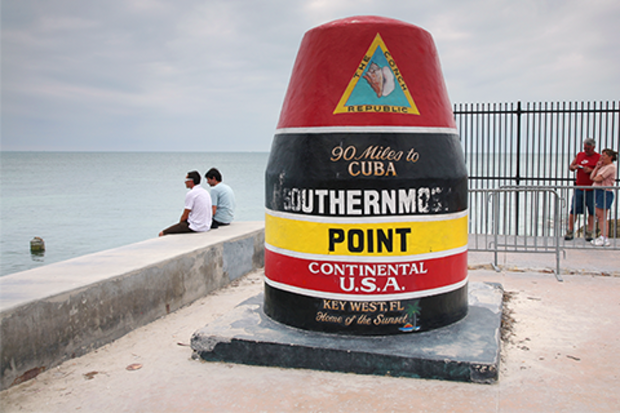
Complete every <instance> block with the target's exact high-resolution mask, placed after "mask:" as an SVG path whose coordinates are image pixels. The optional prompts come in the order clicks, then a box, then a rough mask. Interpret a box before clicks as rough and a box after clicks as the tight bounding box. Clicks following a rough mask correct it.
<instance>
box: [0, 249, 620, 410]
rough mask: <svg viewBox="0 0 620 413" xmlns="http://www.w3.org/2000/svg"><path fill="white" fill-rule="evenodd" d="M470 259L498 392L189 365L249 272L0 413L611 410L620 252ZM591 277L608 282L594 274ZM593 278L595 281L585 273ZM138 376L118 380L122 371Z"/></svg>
mask: <svg viewBox="0 0 620 413" xmlns="http://www.w3.org/2000/svg"><path fill="white" fill-rule="evenodd" d="M567 254H568V255H567V258H566V259H565V260H562V268H563V270H564V271H563V272H565V273H563V278H564V282H558V281H556V279H555V277H554V276H553V274H551V273H549V270H550V269H552V268H554V266H555V262H554V257H553V256H552V255H536V254H527V255H525V254H515V255H514V256H513V255H509V254H507V255H505V256H503V257H500V266H501V267H502V271H501V272H495V271H494V270H492V269H490V266H489V265H488V264H489V263H490V261H491V260H492V256H491V258H489V256H488V255H485V254H480V253H471V254H470V260H469V261H470V279H471V281H493V282H499V283H501V284H502V285H503V286H504V289H505V290H506V292H507V294H506V297H507V300H508V301H507V303H506V304H507V308H508V315H509V316H508V317H507V321H508V323H507V328H506V329H505V330H504V331H505V332H506V333H507V335H508V338H507V340H506V341H504V347H503V349H502V364H501V372H500V379H499V382H498V383H496V384H493V385H481V384H469V383H455V382H447V381H438V380H419V379H407V378H392V377H382V376H365V375H355V374H341V373H327V372H320V371H311V370H298V369H281V368H269V367H255V366H245V365H235V364H227V363H207V362H202V361H198V360H193V359H192V357H191V353H192V352H191V349H190V347H189V346H188V344H189V339H190V337H191V334H192V333H193V332H194V331H195V330H197V329H198V328H200V327H202V326H204V325H205V324H207V323H209V322H210V321H212V320H214V319H216V318H217V317H219V316H220V315H222V314H224V313H225V312H227V311H229V310H230V309H231V308H233V307H234V306H235V305H237V304H238V303H240V302H241V301H243V300H245V299H246V298H249V297H251V296H253V295H255V294H257V293H258V292H259V291H260V290H261V289H262V278H261V277H262V273H260V272H258V273H253V274H250V275H249V276H246V277H244V278H243V279H241V280H238V281H237V282H236V283H235V284H234V285H231V286H230V287H227V288H225V289H223V290H220V291H218V292H216V293H214V294H211V295H209V296H208V297H205V298H204V299H201V300H199V301H198V302H196V303H195V304H193V305H191V306H188V307H185V308H183V309H181V310H179V311H177V312H175V313H172V314H170V315H168V316H166V317H164V318H162V319H160V320H157V321H155V322H153V323H151V324H149V325H147V326H145V327H143V328H140V329H138V330H135V331H133V332H131V333H129V334H127V335H126V336H125V337H123V338H121V339H119V340H117V341H115V342H113V343H111V344H109V345H106V346H104V347H102V348H100V349H99V350H97V351H95V352H92V353H90V354H87V355H85V356H83V357H80V358H77V359H74V360H71V361H68V362H66V363H64V364H62V365H61V366H59V367H57V368H54V369H52V370H50V371H46V372H44V373H42V374H40V375H39V376H38V377H37V378H35V379H33V380H31V381H29V382H26V383H23V384H21V385H18V386H14V387H12V388H10V389H9V390H6V391H4V392H2V393H0V397H1V401H0V410H2V411H3V412H17V411H19V412H63V413H64V412H73V411H81V412H289V411H295V412H299V411H301V412H321V411H322V412H328V411H329V412H377V411H380V412H390V411H394V412H405V411H407V412H455V411H462V412H556V411H562V412H586V411H587V412H618V411H620V395H619V393H618V388H620V329H618V322H619V320H620V276H619V275H620V274H619V271H620V254H619V253H618V252H615V253H613V252H611V253H610V252H609V251H604V250H602V249H601V250H596V251H587V254H581V253H580V252H579V251H568V252H567ZM602 273H605V274H611V275H612V276H603V275H600V274H602ZM597 274H598V275H597ZM132 365H133V366H135V367H138V368H137V369H135V370H128V369H127V368H128V366H132Z"/></svg>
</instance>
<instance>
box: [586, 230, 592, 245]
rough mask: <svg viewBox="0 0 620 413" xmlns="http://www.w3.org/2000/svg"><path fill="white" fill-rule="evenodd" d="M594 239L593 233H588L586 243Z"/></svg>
mask: <svg viewBox="0 0 620 413" xmlns="http://www.w3.org/2000/svg"><path fill="white" fill-rule="evenodd" d="M593 239H594V236H592V231H586V241H587V242H590V241H592V240H593Z"/></svg>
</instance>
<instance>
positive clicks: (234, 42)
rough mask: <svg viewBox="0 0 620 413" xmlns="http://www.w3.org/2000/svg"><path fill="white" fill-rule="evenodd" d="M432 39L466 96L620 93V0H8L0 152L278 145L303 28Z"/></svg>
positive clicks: (615, 96) (454, 85)
mask: <svg viewBox="0 0 620 413" xmlns="http://www.w3.org/2000/svg"><path fill="white" fill-rule="evenodd" d="M356 15H379V16H385V17H391V18H396V19H399V20H403V21H405V22H408V23H412V24H415V25H417V26H420V27H422V28H424V29H426V30H428V31H429V32H430V33H431V35H432V36H433V38H434V40H435V44H436V46H437V49H438V51H439V57H440V60H441V63H442V67H443V72H444V78H445V80H446V84H447V87H448V93H449V95H450V99H451V101H452V102H453V103H466V102H491V103H492V102H516V101H518V100H521V101H523V102H546V101H582V100H586V101H587V100H590V101H592V100H597V101H601V100H602V101H606V100H619V99H620V47H619V46H618V45H619V43H618V39H620V24H619V22H620V1H618V0H584V1H577V0H553V1H549V0H547V1H545V0H527V1H519V0H495V1H494V0H486V1H485V0H446V1H429V0H425V1H422V0H307V1H301V0H299V1H297V0H270V1H260V0H170V1H164V0H161V1H158V0H105V1H88V0H39V1H37V0H2V137H1V139H2V141H1V147H2V150H46V151H47V150H50V151H55V150H58V151H268V150H269V148H270V145H271V141H272V138H273V133H274V130H275V127H276V123H277V120H278V116H279V113H280V108H281V105H282V101H283V98H284V94H285V92H286V87H287V85H288V81H289V77H290V74H291V69H292V65H293V63H294V60H295V57H296V55H297V51H298V47H299V44H300V42H301V39H302V37H303V35H304V33H305V32H306V31H307V30H309V29H311V28H313V27H316V26H318V25H320V24H323V23H326V22H329V21H332V20H336V19H340V18H344V17H350V16H356Z"/></svg>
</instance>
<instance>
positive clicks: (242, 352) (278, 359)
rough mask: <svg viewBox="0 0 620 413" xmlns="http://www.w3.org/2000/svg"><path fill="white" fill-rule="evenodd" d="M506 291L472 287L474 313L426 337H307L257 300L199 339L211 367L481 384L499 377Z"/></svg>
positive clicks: (197, 346) (198, 350)
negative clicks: (285, 369)
mask: <svg viewBox="0 0 620 413" xmlns="http://www.w3.org/2000/svg"><path fill="white" fill-rule="evenodd" d="M502 296H503V289H502V287H501V285H499V284H486V283H472V284H471V285H470V287H469V313H468V314H467V316H465V317H464V318H463V319H462V320H460V321H459V322H456V323H453V324H451V325H449V326H446V327H443V328H439V329H435V330H431V331H427V332H424V333H421V334H402V335H388V336H371V337H370V336H350V335H341V334H326V333H319V332H313V331H306V330H300V329H296V328H293V327H289V326H286V325H283V324H280V323H278V322H275V321H273V320H272V319H271V318H269V317H267V316H266V315H265V314H264V312H263V295H262V294H259V295H256V296H254V297H252V298H250V299H249V300H247V301H245V302H244V303H242V304H240V305H238V306H237V307H235V309H234V310H232V311H231V312H229V313H227V314H225V315H224V316H222V317H221V318H219V319H217V320H215V321H214V322H212V323H210V324H209V325H207V326H205V327H204V328H202V329H200V330H198V331H196V333H194V335H193V336H192V340H191V346H192V349H193V350H194V351H195V354H197V355H198V356H199V357H201V358H202V359H204V360H207V361H224V362H232V363H242V364H249V365H260V366H274V367H289V368H306V369H313V370H324V371H334V372H346V373H358V374H375V375H389V376H393V377H415V378H427V379H440V380H455V381H465V382H473V383H493V382H495V381H497V379H498V376H499V373H498V372H499V362H500V358H499V348H500V347H499V344H500V343H499V337H500V334H499V329H500V325H501V315H502Z"/></svg>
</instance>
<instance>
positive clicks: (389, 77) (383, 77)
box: [364, 62, 395, 98]
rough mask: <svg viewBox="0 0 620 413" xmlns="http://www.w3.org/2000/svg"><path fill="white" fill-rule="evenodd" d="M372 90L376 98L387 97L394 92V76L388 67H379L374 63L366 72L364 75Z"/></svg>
mask: <svg viewBox="0 0 620 413" xmlns="http://www.w3.org/2000/svg"><path fill="white" fill-rule="evenodd" d="M364 79H366V81H367V82H368V84H369V85H370V87H371V88H372V90H374V91H375V93H376V94H377V97H378V98H380V97H381V96H387V95H389V94H390V93H392V92H393V91H394V86H395V84H394V74H393V73H392V71H391V70H390V68H389V67H387V66H384V67H382V68H381V67H379V65H378V64H376V63H374V62H373V63H371V64H370V67H369V68H368V71H367V72H366V74H365V75H364Z"/></svg>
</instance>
